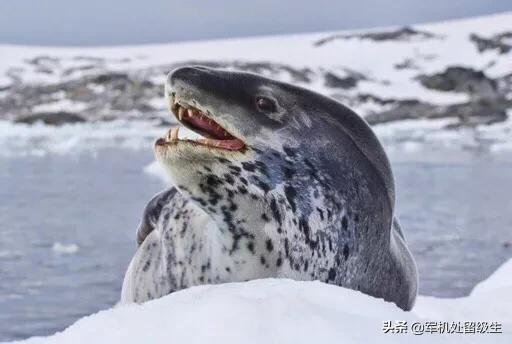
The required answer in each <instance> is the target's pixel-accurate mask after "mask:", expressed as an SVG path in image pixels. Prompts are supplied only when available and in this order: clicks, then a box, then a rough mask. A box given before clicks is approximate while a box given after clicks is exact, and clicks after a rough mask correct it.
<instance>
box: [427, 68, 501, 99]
mask: <svg viewBox="0 0 512 344" xmlns="http://www.w3.org/2000/svg"><path fill="white" fill-rule="evenodd" d="M418 80H419V81H420V82H421V84H422V85H423V86H425V87H426V88H429V89H433V90H438V91H444V92H462V93H467V94H469V95H470V96H471V97H472V98H479V99H494V98H499V97H500V96H502V95H501V93H500V92H499V90H498V85H497V83H496V81H495V80H493V79H491V78H489V77H487V76H486V75H485V73H484V72H483V71H478V70H474V69H472V68H467V67H459V66H454V67H448V68H446V70H444V71H443V72H440V73H435V74H431V75H420V76H418Z"/></svg>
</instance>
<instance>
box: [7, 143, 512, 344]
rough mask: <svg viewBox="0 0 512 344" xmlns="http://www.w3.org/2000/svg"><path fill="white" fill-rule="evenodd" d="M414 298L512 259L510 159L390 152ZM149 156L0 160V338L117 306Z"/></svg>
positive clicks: (452, 291)
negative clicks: (416, 285) (416, 290)
mask: <svg viewBox="0 0 512 344" xmlns="http://www.w3.org/2000/svg"><path fill="white" fill-rule="evenodd" d="M391 160H392V164H393V168H394V172H395V179H396V187H397V214H398V216H399V218H400V220H401V223H402V225H403V227H404V230H405V234H406V237H407V239H408V241H409V244H410V247H411V250H412V251H413V254H414V256H415V258H416V260H417V263H418V268H419V273H420V293H421V294H424V295H436V296H441V297H454V296H463V295H467V294H468V293H469V292H470V290H471V288H472V287H473V286H474V285H475V284H476V283H478V282H479V281H481V280H483V279H485V278H486V277H487V276H488V275H489V274H490V273H492V271H494V270H495V269H496V267H497V266H499V265H500V264H501V263H502V262H503V261H505V260H506V259H508V258H510V257H512V197H510V195H511V194H512V156H511V155H499V156H496V155H490V154H486V153H475V152H472V153H457V154H452V153H450V154H447V153H444V152H441V153H439V152H437V153H435V154H425V153H414V154H408V155H404V154H398V153H395V154H392V156H391ZM151 161H153V157H152V155H151V153H150V152H147V151H136V150H102V151H99V152H97V153H96V154H90V153H84V154H79V155H77V156H72V155H70V154H67V155H47V156H42V157H12V158H0V341H7V340H14V339H22V338H27V337H29V336H34V335H48V334H52V333H54V332H56V331H60V330H62V329H64V328H65V327H67V326H69V325H70V324H72V323H73V322H74V321H76V319H78V318H79V317H81V316H84V315H86V314H90V313H93V312H96V311H98V310H101V309H105V308H108V307H111V306H112V305H114V304H115V303H116V302H117V301H118V300H119V294H120V289H121V284H122V278H123V275H124V271H125V269H126V267H127V265H128V263H129V260H130V258H131V256H132V254H133V252H134V251H135V248H136V245H135V229H136V227H137V224H138V221H139V218H140V214H141V212H142V209H143V207H144V205H145V204H146V202H147V201H148V200H149V199H150V198H151V196H152V195H153V194H155V193H156V192H158V191H159V190H161V189H163V187H164V185H163V182H162V181H160V180H159V179H157V178H155V177H153V176H150V175H148V174H146V173H144V172H143V167H144V166H146V165H147V164H149V163H150V162H151Z"/></svg>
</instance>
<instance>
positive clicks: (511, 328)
mask: <svg viewBox="0 0 512 344" xmlns="http://www.w3.org/2000/svg"><path fill="white" fill-rule="evenodd" d="M511 306H512V260H510V261H509V262H508V263H506V264H504V265H503V266H502V267H501V268H500V269H499V270H498V271H497V272H496V274H495V275H493V276H491V277H490V278H489V279H488V280H487V281H485V282H483V283H482V284H480V285H479V286H477V287H476V288H475V291H474V292H473V293H472V294H471V295H470V296H469V297H466V298H459V299H437V298H433V297H419V300H418V303H417V306H416V307H415V308H414V310H413V311H412V312H403V311H402V310H400V309H398V308H397V307H396V306H394V305H393V304H391V303H388V302H384V301H382V300H380V299H376V298H373V297H370V296H367V295H364V294H362V293H359V292H355V291H352V290H348V289H344V288H339V287H336V286H332V285H327V284H323V283H320V282H296V281H291V280H277V279H266V280H256V281H250V282H246V283H232V284H224V285H216V286H212V285H208V286H199V287H194V288H190V289H187V290H183V291H180V292H177V293H174V294H171V295H169V296H166V297H164V298H161V299H159V300H154V301H150V302H147V303H145V304H142V305H134V304H131V305H121V306H118V307H116V308H113V309H110V310H106V311H102V312H99V313H97V314H94V315H91V316H88V317H85V318H83V319H81V320H79V321H77V322H76V323H75V324H74V325H72V326H70V327H69V328H68V329H67V330H65V331H63V332H61V333H58V334H56V335H54V336H51V337H46V338H31V339H28V340H26V341H24V342H23V343H27V344H29V343H30V344H37V343H43V344H59V343H76V344H79V343H125V344H129V343H137V344H139V343H154V344H158V343H166V344H167V343H187V344H189V343H201V344H203V343H223V344H230V343H237V344H238V343H294V344H298V343H308V344H311V343H322V342H327V343H411V342H425V343H427V342H428V343H432V342H434V343H493V344H494V343H511V342H512V307H511ZM397 320H400V321H407V322H408V324H412V323H414V322H426V321H428V320H432V321H443V320H454V321H469V320H478V321H487V322H491V321H497V322H499V323H502V324H503V327H502V331H503V333H500V334H490V333H487V334H465V335H464V334H423V335H413V334H412V333H411V332H410V331H409V332H408V333H407V334H391V333H384V332H383V324H384V322H385V321H397Z"/></svg>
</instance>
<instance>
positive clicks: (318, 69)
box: [0, 13, 512, 156]
mask: <svg viewBox="0 0 512 344" xmlns="http://www.w3.org/2000/svg"><path fill="white" fill-rule="evenodd" d="M382 34H384V36H386V35H387V36H390V37H387V38H386V37H384V38H383V36H382ZM372 35H374V36H372ZM379 35H380V36H379ZM475 35H476V37H477V39H484V40H485V39H489V40H491V39H493V40H494V41H492V42H494V44H501V45H500V47H505V48H506V47H508V46H509V45H510V38H508V39H507V37H509V36H512V13H502V14H496V15H490V16H485V17H480V18H470V19H463V20H454V21H449V22H441V23H434V24H422V25H417V26H414V28H413V29H410V30H409V29H407V30H404V29H403V28H402V29H401V28H380V29H372V30H364V31H363V30H361V31H344V32H323V33H311V34H300V35H286V36H272V37H254V38H239V39H227V40H218V41H204V42H185V43H172V44H154V45H142V46H123V47H102V48H83V47H82V48H71V47H68V48H53V47H26V46H13V45H0V56H2V58H1V60H0V147H1V148H0V156H2V155H3V156H5V155H13V154H14V155H18V154H21V155H23V154H31V155H38V154H45V153H66V152H76V151H81V150H94V149H97V148H101V147H104V146H106V147H109V146H112V145H120V146H122V147H132V148H133V147H145V148H146V147H149V145H150V143H151V141H152V140H153V139H154V138H155V137H156V136H158V135H160V133H162V132H164V131H165V128H163V127H161V126H160V127H159V126H158V125H159V124H160V125H161V122H162V120H164V119H165V120H167V121H169V120H170V116H169V115H168V112H167V109H166V104H165V101H164V97H163V96H162V90H163V88H162V85H163V82H164V80H165V73H166V72H168V71H169V70H171V69H172V68H175V67H177V66H179V65H182V64H186V63H204V64H207V65H211V66H219V67H224V68H236V69H244V70H249V71H256V72H259V73H262V74H264V75H267V76H270V77H273V78H277V79H280V80H284V81H291V82H293V83H295V84H298V85H302V86H305V87H308V88H312V89H315V90H317V91H319V92H322V93H325V94H327V95H330V96H333V97H335V98H337V99H339V100H340V101H342V102H343V103H345V104H347V105H349V106H350V107H352V108H354V109H355V110H356V111H357V112H358V113H360V114H361V115H363V116H366V117H367V118H373V120H374V121H377V122H380V121H382V119H383V118H384V120H385V121H388V120H396V118H395V119H392V118H391V117H393V116H394V114H396V113H405V116H407V117H408V118H409V117H410V118H413V119H407V120H402V118H399V119H400V120H398V121H396V122H391V123H386V124H382V125H377V126H376V127H375V128H376V131H377V133H378V134H379V136H380V137H381V138H382V140H383V141H384V142H385V143H386V145H387V146H390V147H392V148H393V147H395V146H397V147H405V148H406V149H416V148H417V147H420V146H424V145H425V144H431V143H432V144H434V145H440V146H447V147H462V148H466V147H473V146H480V145H484V146H485V147H488V148H489V149H490V150H492V151H502V150H510V149H511V148H512V144H511V142H512V139H511V138H512V133H511V127H512V125H511V124H510V120H508V121H507V120H504V118H506V115H505V112H506V111H508V117H509V118H510V106H511V105H510V104H508V105H507V102H512V91H511V90H512V86H511V82H512V77H510V75H511V71H512V58H511V55H512V50H511V51H506V50H500V49H498V48H492V47H490V48H485V49H483V50H482V49H480V47H479V45H478V44H477V41H476V40H475V38H474V37H475ZM505 48H503V49H505ZM448 68H459V69H460V68H462V69H463V70H462V71H461V70H458V71H456V72H454V73H462V75H463V76H460V75H459V74H457V75H458V76H457V78H459V77H460V78H461V79H457V80H456V82H455V84H454V85H452V86H453V87H454V89H451V90H441V89H439V88H442V87H447V84H446V83H448V86H450V82H451V81H453V80H449V79H450V76H448V75H447V74H442V73H444V72H445V71H446V70H447V69H448ZM464 68H466V69H464ZM480 72H481V73H483V76H482V75H480V74H479V73H480ZM116 73H117V74H116ZM438 73H441V74H442V75H441V79H440V80H441V81H440V82H441V83H444V84H443V85H437V86H434V87H433V88H432V87H426V86H425V84H424V83H422V82H421V81H420V79H421V77H422V76H430V77H431V76H432V75H437V74H438ZM464 73H466V74H467V75H466V74H464ZM468 73H469V74H468ZM475 73H476V74H475ZM468 75H469V76H468ZM436 87H437V88H436ZM489 87H490V88H489ZM490 89H492V90H493V91H492V92H491V94H488V91H489V90H490ZM480 97H488V98H486V99H485V100H486V102H489V101H490V100H489V99H491V98H492V99H494V100H491V103H492V102H494V101H495V100H496V99H495V98H496V97H501V98H502V99H501V98H500V99H501V100H500V102H501V103H500V105H499V106H498V107H499V109H496V108H492V107H491V108H486V106H487V105H485V103H484V105H482V106H484V110H482V113H479V112H478V111H477V112H476V113H472V114H470V115H468V116H469V117H468V118H469V122H470V123H473V122H472V119H474V118H477V121H478V123H481V122H482V121H483V122H485V123H494V122H495V120H496V121H497V122H499V123H496V124H493V125H491V126H481V125H477V126H476V128H475V127H474V125H473V124H471V125H467V121H466V122H464V121H463V118H461V116H465V115H463V111H462V110H460V108H454V109H452V108H450V106H455V107H457V106H458V105H461V104H466V105H467V104H469V105H470V106H469V107H466V110H465V111H467V108H469V109H470V111H471V109H472V108H473V107H472V106H471V104H473V103H471V102H477V103H478V101H479V99H480ZM489 97H490V98H489ZM411 100H412V101H413V102H416V103H418V104H419V105H418V104H415V103H413V104H412V105H411V103H410V102H409V103H407V102H406V103H403V102H404V101H411ZM503 102H505V104H503ZM478 104H479V103H478ZM478 104H477V105H478ZM480 105H481V104H480ZM422 106H426V110H425V108H422ZM446 107H448V108H446ZM422 109H423V110H422ZM506 109H508V110H506ZM58 111H65V112H68V113H72V114H77V115H80V116H82V117H83V118H84V119H85V120H87V122H86V123H76V124H66V125H63V126H61V127H53V126H43V125H33V126H31V125H27V124H23V123H14V122H13V121H14V120H17V119H20V118H22V117H25V116H30V115H34V114H40V113H52V112H58ZM461 111H462V112H461ZM475 111H476V110H475ZM456 112H457V113H458V112H461V113H462V114H456ZM434 113H436V114H435V115H434ZM439 113H441V114H439ZM372 116H373V117H372ZM379 116H380V117H379ZM390 116H391V117H390ZM434 117H442V118H434ZM376 118H378V120H376ZM416 118H417V119H416ZM468 118H465V119H466V120H468ZM112 120H114V121H112ZM459 121H462V122H464V123H466V125H465V128H461V129H453V128H452V129H446V127H447V126H450V125H451V126H452V127H453V126H454V125H455V126H457V123H459Z"/></svg>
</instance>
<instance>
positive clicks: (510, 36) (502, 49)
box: [469, 32, 512, 54]
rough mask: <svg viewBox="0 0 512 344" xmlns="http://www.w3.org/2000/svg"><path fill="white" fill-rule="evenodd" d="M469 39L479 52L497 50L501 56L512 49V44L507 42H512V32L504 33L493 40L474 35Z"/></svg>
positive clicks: (495, 36) (492, 38)
mask: <svg viewBox="0 0 512 344" xmlns="http://www.w3.org/2000/svg"><path fill="white" fill-rule="evenodd" d="M469 39H470V40H471V41H472V42H473V43H475V45H476V48H477V49H478V51H479V52H483V51H486V50H497V51H498V52H499V53H500V54H506V53H508V52H509V51H510V50H511V49H512V44H510V43H507V42H505V40H509V42H510V41H511V40H512V32H504V33H501V34H498V35H494V36H493V37H491V38H484V37H481V36H478V35H477V34H475V33H472V34H471V35H470V36H469Z"/></svg>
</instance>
